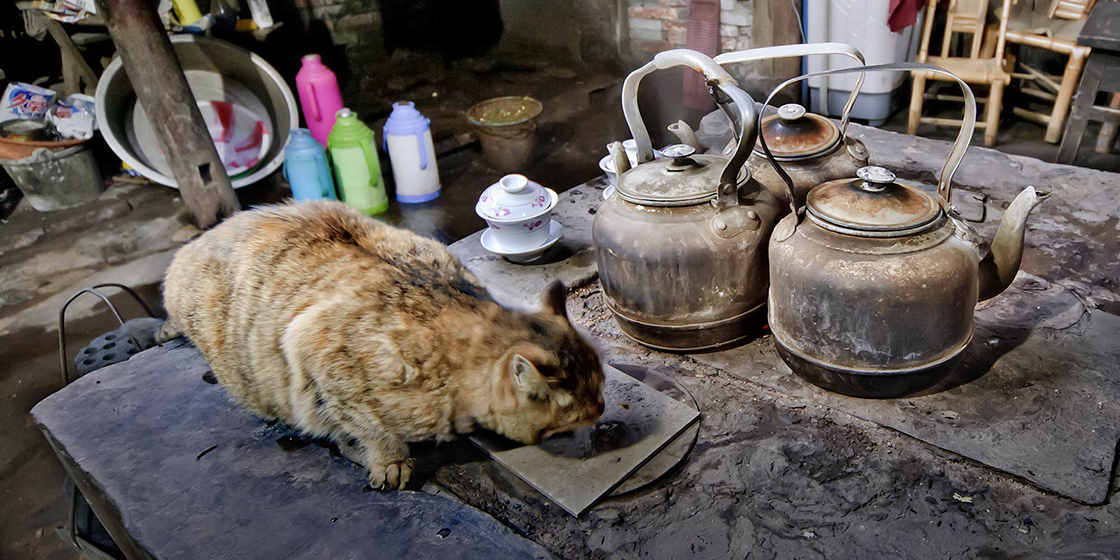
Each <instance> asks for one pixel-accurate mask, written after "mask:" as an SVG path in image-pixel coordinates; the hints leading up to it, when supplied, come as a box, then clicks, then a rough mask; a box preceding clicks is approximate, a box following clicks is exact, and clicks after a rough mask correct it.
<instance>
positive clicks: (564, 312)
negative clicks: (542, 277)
mask: <svg viewBox="0 0 1120 560" xmlns="http://www.w3.org/2000/svg"><path fill="white" fill-rule="evenodd" d="M567 301H568V289H567V288H565V287H564V284H563V283H561V282H560V281H559V280H553V282H552V283H551V284H549V285H548V287H547V288H545V290H544V294H543V295H542V296H541V307H542V309H543V311H544V312H545V313H551V314H553V315H559V316H561V317H563V318H565V319H567V318H568V306H567Z"/></svg>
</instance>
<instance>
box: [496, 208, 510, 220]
mask: <svg viewBox="0 0 1120 560" xmlns="http://www.w3.org/2000/svg"><path fill="white" fill-rule="evenodd" d="M508 215H509V208H506V207H505V206H496V207H495V208H494V216H496V217H498V218H501V217H502V216H508Z"/></svg>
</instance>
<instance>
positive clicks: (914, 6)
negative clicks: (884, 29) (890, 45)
mask: <svg viewBox="0 0 1120 560" xmlns="http://www.w3.org/2000/svg"><path fill="white" fill-rule="evenodd" d="M925 7H926V0H891V6H890V8H889V9H888V10H887V25H889V26H890V27H891V31H893V32H895V33H897V32H899V31H902V30H903V29H906V28H907V27H910V26H911V25H914V22H916V21H918V12H920V11H922V9H923V8H925Z"/></svg>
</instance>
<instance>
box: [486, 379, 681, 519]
mask: <svg viewBox="0 0 1120 560" xmlns="http://www.w3.org/2000/svg"><path fill="white" fill-rule="evenodd" d="M603 370H604V374H605V375H606V380H607V384H606V389H605V390H604V394H603V398H604V400H605V401H606V411H605V412H604V413H603V415H602V417H600V418H599V422H598V423H596V424H595V425H594V426H592V427H589V428H584V429H581V430H578V431H576V432H573V433H571V434H567V435H560V436H555V437H552V438H550V439H548V440H546V441H545V442H543V443H541V444H539V445H520V444H517V443H515V442H511V441H509V440H507V439H505V438H502V437H501V436H497V435H494V434H484V435H475V436H472V437H471V441H472V442H473V443H474V444H475V445H477V446H478V447H479V448H481V449H482V450H483V451H485V452H486V453H488V454H489V455H490V456H491V457H493V458H494V460H496V461H498V462H499V463H501V464H502V465H503V466H505V467H506V468H508V469H510V470H511V471H513V473H514V474H516V475H517V476H518V477H519V478H521V479H522V480H524V481H525V482H527V483H529V484H530V485H531V486H533V488H536V489H537V490H538V491H540V492H541V493H542V494H544V495H545V496H546V497H548V498H549V499H550V500H552V501H553V502H555V503H556V504H558V505H559V506H560V507H562V508H564V510H565V511H567V512H568V513H570V514H572V515H575V516H577V517H578V516H580V515H582V514H583V513H584V512H586V511H587V510H588V509H590V508H591V506H593V505H594V504H595V503H597V502H599V501H600V500H601V499H603V498H604V497H606V496H607V495H609V494H610V493H611V491H612V490H614V489H615V488H617V487H618V486H619V485H620V484H622V482H623V481H624V480H626V479H627V478H628V477H629V476H630V475H631V474H633V473H635V472H636V471H638V469H640V468H641V467H642V466H643V465H645V464H646V463H647V462H648V461H649V460H650V459H652V458H653V457H654V456H655V455H657V453H658V452H660V451H661V450H662V449H664V448H665V447H666V446H667V445H669V444H670V443H671V442H673V441H674V439H676V438H677V436H679V435H680V434H681V432H683V431H685V430H686V429H687V428H688V427H689V426H691V425H693V424H694V423H695V422H696V421H697V420H698V419H699V418H700V413H699V412H698V411H697V410H694V409H693V408H691V407H689V406H688V405H686V404H684V403H682V402H680V401H677V400H675V399H673V398H672V397H669V396H667V395H665V394H662V393H660V392H658V391H657V390H655V389H653V388H652V387H650V386H648V385H646V384H644V383H642V382H640V381H637V380H635V379H634V378H632V377H630V376H629V375H626V374H624V373H622V372H620V371H618V370H617V369H615V368H613V367H610V366H606V367H604V368H603Z"/></svg>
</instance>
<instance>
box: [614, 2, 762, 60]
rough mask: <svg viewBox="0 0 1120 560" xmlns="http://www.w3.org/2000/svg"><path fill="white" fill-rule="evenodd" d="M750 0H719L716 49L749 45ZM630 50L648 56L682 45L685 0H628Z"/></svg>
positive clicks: (686, 8) (740, 47)
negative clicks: (718, 42)
mask: <svg viewBox="0 0 1120 560" xmlns="http://www.w3.org/2000/svg"><path fill="white" fill-rule="evenodd" d="M751 2H752V0H720V13H719V19H720V27H719V35H720V37H719V40H720V45H719V47H720V52H728V51H737V50H742V49H749V48H751V24H752V19H753V10H752V7H751ZM629 16H630V18H629V23H630V52H631V53H632V54H635V55H641V56H642V57H644V58H647V59H648V58H650V57H651V56H652V55H653V54H654V53H658V52H661V51H663V50H667V49H673V48H681V47H684V45H685V39H686V38H687V37H688V33H687V31H686V29H685V26H686V24H687V23H688V0H658V1H654V0H629Z"/></svg>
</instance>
